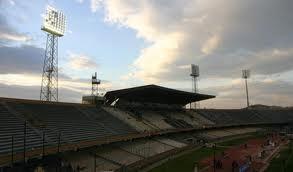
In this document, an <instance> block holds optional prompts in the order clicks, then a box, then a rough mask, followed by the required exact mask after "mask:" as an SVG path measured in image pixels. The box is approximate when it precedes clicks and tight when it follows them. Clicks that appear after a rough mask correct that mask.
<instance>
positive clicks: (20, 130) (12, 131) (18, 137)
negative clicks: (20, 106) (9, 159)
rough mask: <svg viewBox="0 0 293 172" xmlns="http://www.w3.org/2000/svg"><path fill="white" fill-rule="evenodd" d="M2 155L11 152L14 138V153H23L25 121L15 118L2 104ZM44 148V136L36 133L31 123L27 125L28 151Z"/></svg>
mask: <svg viewBox="0 0 293 172" xmlns="http://www.w3.org/2000/svg"><path fill="white" fill-rule="evenodd" d="M0 117H1V120H0V154H2V153H8V152H11V149H12V136H13V140H14V141H13V142H14V143H13V147H14V148H13V151H14V153H15V152H19V151H23V149H24V146H23V142H24V129H25V127H24V124H25V120H23V119H21V118H19V117H17V116H15V115H14V114H12V113H11V112H9V110H8V109H7V108H6V107H5V105H3V104H2V103H0ZM41 146H42V135H40V133H38V132H37V131H35V130H34V129H33V128H32V127H31V125H30V124H29V123H26V150H31V149H34V148H37V147H41Z"/></svg>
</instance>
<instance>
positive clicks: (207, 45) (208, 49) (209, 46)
mask: <svg viewBox="0 0 293 172" xmlns="http://www.w3.org/2000/svg"><path fill="white" fill-rule="evenodd" d="M219 42H220V37H219V36H218V35H213V36H212V37H210V38H208V40H206V42H204V44H203V45H202V47H201V51H202V52H203V53H204V54H211V53H212V52H213V51H214V50H215V49H216V48H217V47H218V45H219Z"/></svg>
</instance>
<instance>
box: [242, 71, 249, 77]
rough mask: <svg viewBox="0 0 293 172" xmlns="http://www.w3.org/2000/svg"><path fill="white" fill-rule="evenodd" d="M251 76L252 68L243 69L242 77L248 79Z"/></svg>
mask: <svg viewBox="0 0 293 172" xmlns="http://www.w3.org/2000/svg"><path fill="white" fill-rule="evenodd" d="M249 77H250V70H247V69H245V70H242V78H243V79H247V78H249Z"/></svg>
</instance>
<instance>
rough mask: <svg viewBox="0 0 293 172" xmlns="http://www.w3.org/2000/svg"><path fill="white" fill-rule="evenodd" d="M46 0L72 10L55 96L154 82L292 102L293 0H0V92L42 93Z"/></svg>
mask: <svg viewBox="0 0 293 172" xmlns="http://www.w3.org/2000/svg"><path fill="white" fill-rule="evenodd" d="M47 5H51V6H53V7H55V8H56V9H59V10H61V11H63V13H64V14H65V15H66V17H67V26H66V32H65V35H64V36H63V37H61V38H59V52H58V55H59V56H58V58H59V101H65V102H81V97H82V95H88V94H90V90H91V85H90V84H91V83H90V78H91V75H92V74H93V73H94V72H97V73H98V78H99V79H101V80H102V84H101V85H100V90H101V92H103V93H104V92H106V91H110V90H115V89H121V88H127V87H134V86H141V85H145V84H157V85H161V86H166V87H169V88H174V89H180V90H185V91H191V90H192V83H191V78H190V76H189V74H190V64H197V65H199V68H200V77H199V82H198V90H199V92H200V93H205V94H211V95H215V96H216V98H214V99H211V100H206V101H202V102H201V103H200V106H201V107H202V108H242V107H245V106H246V95H245V85H244V81H243V79H241V72H242V69H249V70H251V78H249V80H248V86H249V95H250V102H251V104H266V105H278V106H293V100H292V96H293V89H292V88H293V30H292V28H293V17H292V8H293V1H292V0H278V1H276V0H258V1H255V0H217V1H214V0H0V97H15V98H27V99H39V92H40V85H41V73H42V66H43V60H44V48H45V45H46V33H45V32H43V31H41V29H40V28H41V25H42V20H43V16H44V12H45V9H46V6H47Z"/></svg>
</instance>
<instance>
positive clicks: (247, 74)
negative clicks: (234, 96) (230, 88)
mask: <svg viewBox="0 0 293 172" xmlns="http://www.w3.org/2000/svg"><path fill="white" fill-rule="evenodd" d="M249 77H250V70H247V69H245V70H242V78H243V79H244V80H245V89H246V103H247V107H249V96H248V86H247V79H248V78H249Z"/></svg>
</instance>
